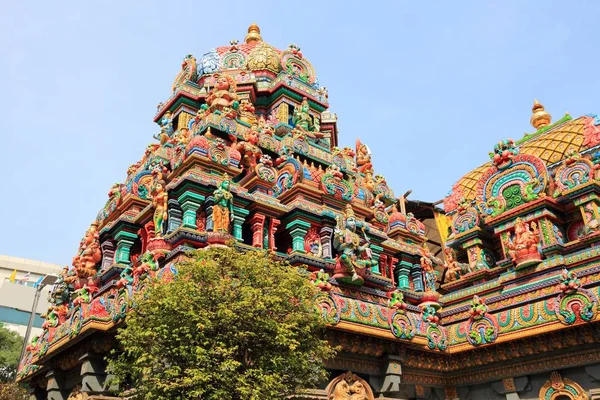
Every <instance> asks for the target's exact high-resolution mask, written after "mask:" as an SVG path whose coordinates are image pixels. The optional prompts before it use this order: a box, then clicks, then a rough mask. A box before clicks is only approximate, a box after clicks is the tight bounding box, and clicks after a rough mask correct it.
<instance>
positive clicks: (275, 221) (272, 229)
mask: <svg viewBox="0 0 600 400" xmlns="http://www.w3.org/2000/svg"><path fill="white" fill-rule="evenodd" d="M280 223H281V221H280V220H278V219H277V218H271V220H270V221H269V250H271V251H275V250H277V247H276V246H275V232H277V228H278V227H279V224H280Z"/></svg>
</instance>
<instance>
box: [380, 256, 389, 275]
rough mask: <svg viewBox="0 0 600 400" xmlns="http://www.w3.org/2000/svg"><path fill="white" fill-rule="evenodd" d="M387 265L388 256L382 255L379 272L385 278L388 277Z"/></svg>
mask: <svg viewBox="0 0 600 400" xmlns="http://www.w3.org/2000/svg"><path fill="white" fill-rule="evenodd" d="M387 263H388V256H387V255H386V254H382V255H380V256H379V271H380V273H381V276H383V277H384V278H386V277H387Z"/></svg>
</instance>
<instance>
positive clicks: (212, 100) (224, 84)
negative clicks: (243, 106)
mask: <svg viewBox="0 0 600 400" xmlns="http://www.w3.org/2000/svg"><path fill="white" fill-rule="evenodd" d="M236 89H237V85H236V84H235V81H234V80H233V78H232V77H230V76H229V75H220V76H217V83H216V84H215V87H214V88H213V89H212V90H211V92H210V94H209V95H208V96H207V97H206V103H207V104H208V106H209V107H210V108H211V109H217V110H223V109H224V108H233V109H236V108H238V106H239V97H238V95H237V93H236Z"/></svg>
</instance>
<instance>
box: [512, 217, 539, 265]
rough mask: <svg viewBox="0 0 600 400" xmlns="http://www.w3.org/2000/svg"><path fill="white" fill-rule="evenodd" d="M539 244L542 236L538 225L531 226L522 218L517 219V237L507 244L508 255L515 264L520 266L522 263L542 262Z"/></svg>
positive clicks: (533, 223)
mask: <svg viewBox="0 0 600 400" xmlns="http://www.w3.org/2000/svg"><path fill="white" fill-rule="evenodd" d="M539 242H540V236H539V234H538V229H537V225H536V223H535V222H532V223H531V225H529V224H527V223H526V222H525V221H523V220H522V219H521V218H517V220H516V221H515V236H514V238H513V239H512V240H511V239H509V240H508V242H507V243H506V247H507V248H508V255H509V256H510V258H511V259H512V260H513V262H514V263H515V264H520V263H521V262H522V261H532V260H533V261H535V260H540V259H541V255H540V253H539V251H538V244H539Z"/></svg>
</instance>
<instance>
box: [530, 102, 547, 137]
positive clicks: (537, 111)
mask: <svg viewBox="0 0 600 400" xmlns="http://www.w3.org/2000/svg"><path fill="white" fill-rule="evenodd" d="M531 111H532V112H533V115H532V116H531V120H530V122H531V125H533V127H534V128H535V129H537V130H539V129H541V128H543V127H545V126H548V125H550V122H552V116H551V115H550V114H548V113H547V112H546V110H545V109H544V106H543V105H542V104H541V103H540V102H539V101H537V100H534V101H533V108H532V109H531Z"/></svg>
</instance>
